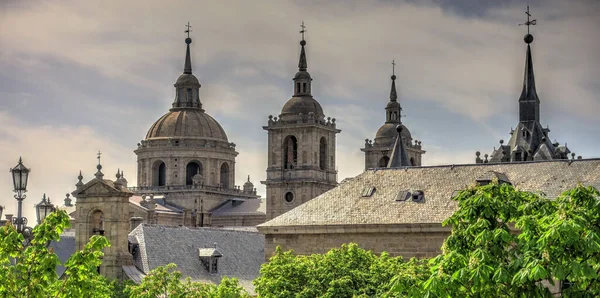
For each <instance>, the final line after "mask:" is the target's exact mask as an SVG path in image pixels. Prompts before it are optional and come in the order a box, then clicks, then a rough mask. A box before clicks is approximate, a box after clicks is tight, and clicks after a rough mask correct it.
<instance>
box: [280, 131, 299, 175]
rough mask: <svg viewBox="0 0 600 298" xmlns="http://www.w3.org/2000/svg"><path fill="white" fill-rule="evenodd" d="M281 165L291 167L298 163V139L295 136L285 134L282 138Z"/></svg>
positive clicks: (285, 167)
mask: <svg viewBox="0 0 600 298" xmlns="http://www.w3.org/2000/svg"><path fill="white" fill-rule="evenodd" d="M283 153H284V154H283V155H284V156H283V158H284V159H283V167H284V169H293V168H295V167H296V164H297V163H298V140H297V139H296V137H295V136H287V137H285V139H284V140H283Z"/></svg>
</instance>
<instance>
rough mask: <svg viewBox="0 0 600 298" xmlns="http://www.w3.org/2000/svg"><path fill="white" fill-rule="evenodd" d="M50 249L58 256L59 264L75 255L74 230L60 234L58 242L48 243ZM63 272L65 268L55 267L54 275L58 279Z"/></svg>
mask: <svg viewBox="0 0 600 298" xmlns="http://www.w3.org/2000/svg"><path fill="white" fill-rule="evenodd" d="M49 247H50V248H52V250H53V251H54V254H56V255H57V256H58V259H59V260H60V263H61V264H64V263H65V262H66V261H67V260H68V259H69V258H70V257H71V255H73V254H74V253H75V230H67V231H64V232H63V233H62V234H60V240H59V241H52V242H50V246H49ZM64 272H65V267H64V266H62V265H60V266H57V267H56V274H57V275H58V276H59V277H60V276H61V275H63V273H64Z"/></svg>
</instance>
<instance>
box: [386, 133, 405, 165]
mask: <svg viewBox="0 0 600 298" xmlns="http://www.w3.org/2000/svg"><path fill="white" fill-rule="evenodd" d="M402 129H403V127H402V125H398V126H396V131H397V132H398V136H397V137H396V142H395V143H394V149H393V150H392V156H391V158H390V161H389V162H388V166H387V167H388V168H400V167H409V166H411V164H410V160H409V159H408V153H407V152H406V149H405V148H404V142H402Z"/></svg>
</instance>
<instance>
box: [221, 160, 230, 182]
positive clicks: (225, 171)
mask: <svg viewBox="0 0 600 298" xmlns="http://www.w3.org/2000/svg"><path fill="white" fill-rule="evenodd" d="M221 186H222V187H223V188H229V164H228V163H226V162H224V163H223V164H222V165H221Z"/></svg>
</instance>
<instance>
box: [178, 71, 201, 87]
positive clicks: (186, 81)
mask: <svg viewBox="0 0 600 298" xmlns="http://www.w3.org/2000/svg"><path fill="white" fill-rule="evenodd" d="M178 85H198V86H200V82H199V81H198V78H196V76H195V75H193V74H188V73H184V74H182V75H180V76H179V78H177V82H176V83H175V86H178Z"/></svg>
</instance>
